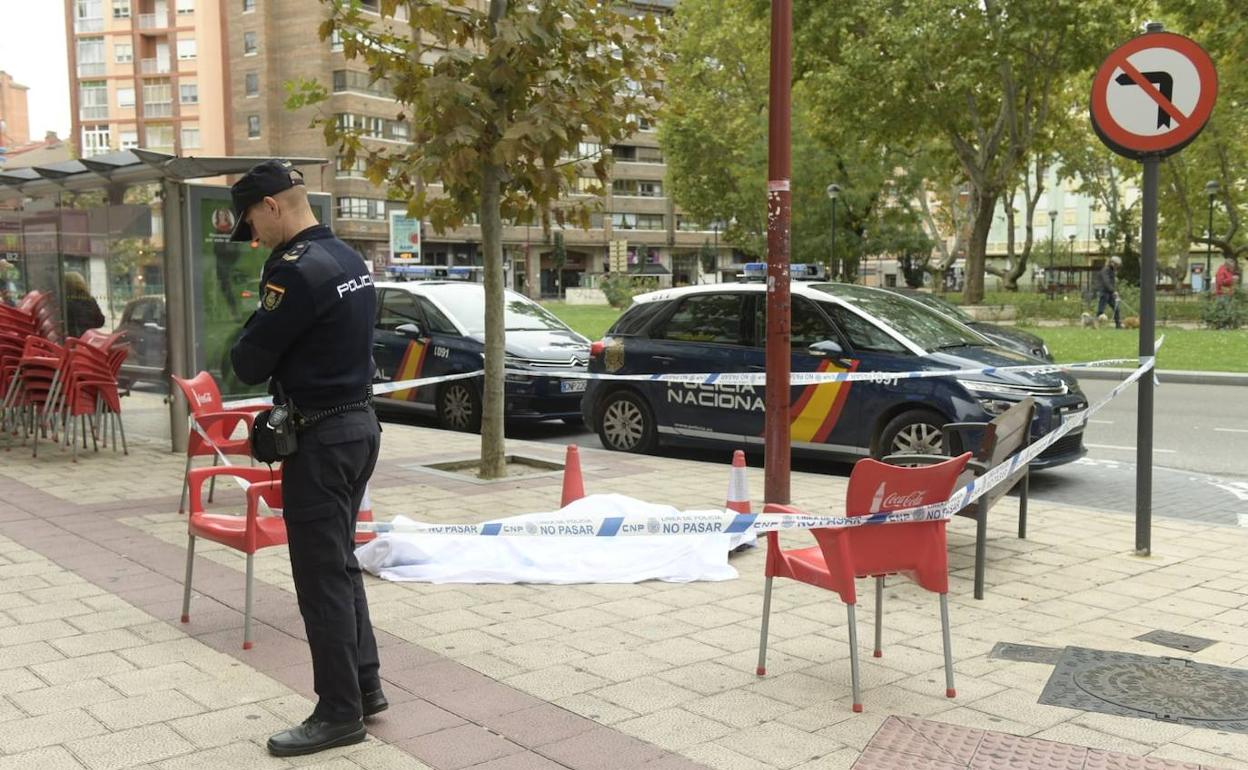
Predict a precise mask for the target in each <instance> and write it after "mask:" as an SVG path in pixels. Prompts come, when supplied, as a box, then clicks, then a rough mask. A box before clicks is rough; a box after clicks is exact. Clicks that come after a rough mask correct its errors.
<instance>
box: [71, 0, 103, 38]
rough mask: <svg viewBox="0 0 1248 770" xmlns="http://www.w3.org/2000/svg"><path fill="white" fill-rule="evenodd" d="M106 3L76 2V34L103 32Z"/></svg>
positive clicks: (93, 1) (100, 1)
mask: <svg viewBox="0 0 1248 770" xmlns="http://www.w3.org/2000/svg"><path fill="white" fill-rule="evenodd" d="M103 31H104V3H103V0H75V2H74V32H76V33H78V34H82V33H83V32H103Z"/></svg>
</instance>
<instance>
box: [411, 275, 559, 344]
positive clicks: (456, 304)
mask: <svg viewBox="0 0 1248 770" xmlns="http://www.w3.org/2000/svg"><path fill="white" fill-rule="evenodd" d="M427 295H428V296H429V297H430V298H431V299H433V300H434V301H435V302H437V303H438V304H440V305H441V306H442V307H444V308H446V311H447V312H448V313H450V314H451V316H452V317H453V318H454V319H455V320H456V321H458V322H459V325H460V326H462V327H464V329H465V330H466V331H467V332H468V333H469V334H484V333H485V290H484V289H483V288H482V287H481V286H478V285H475V284H465V285H458V286H457V285H449V286H439V287H437V288H436V289H435V288H434V287H432V286H431V287H429V291H428V292H427ZM503 302H504V316H503V326H504V328H505V329H506V330H507V331H509V332H513V331H517V332H518V331H538V330H548V329H557V330H559V331H563V330H566V329H567V328H568V327H567V325H566V324H564V323H563V322H562V321H560V320H559V319H558V318H556V317H555V316H554V315H553V314H552V313H551V312H550V311H549V310H547V309H546V308H544V307H542V306H541V305H539V304H537V303H536V302H534V301H533V300H531V299H528V298H527V297H524V296H521V295H519V294H517V293H515V292H514V291H508V292H505V294H504V300H503Z"/></svg>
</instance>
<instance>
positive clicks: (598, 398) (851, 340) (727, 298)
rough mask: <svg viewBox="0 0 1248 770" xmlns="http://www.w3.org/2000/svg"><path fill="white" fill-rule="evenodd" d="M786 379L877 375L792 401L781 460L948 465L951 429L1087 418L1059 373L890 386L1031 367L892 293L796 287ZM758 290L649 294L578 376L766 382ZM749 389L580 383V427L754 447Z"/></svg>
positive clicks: (623, 438)
mask: <svg viewBox="0 0 1248 770" xmlns="http://www.w3.org/2000/svg"><path fill="white" fill-rule="evenodd" d="M791 290H792V325H791V338H792V370H793V371H794V372H815V371H817V372H843V371H855V372H879V373H881V379H880V381H878V382H847V383H822V384H816V385H809V386H804V387H793V388H791V391H790V409H791V420H792V425H791V437H792V439H791V440H792V448H793V451H794V452H796V453H799V454H816V455H826V456H836V457H838V458H849V459H852V458H856V457H863V456H867V455H871V456H875V457H882V456H885V455H888V454H893V453H900V452H907V453H913V452H924V453H937V452H940V453H952V452H958V451H961V450H962V449H963V448H962V447H944V446H942V439H941V427H942V426H943V425H945V424H946V423H950V422H978V421H987V420H990V419H992V417H993V416H994V415H997V414H1000V413H1001V412H1003V411H1005V410H1006V409H1008V408H1009V407H1010V406H1011V405H1012V404H1013V403H1015V402H1017V401H1021V400H1022V399H1024V398H1027V397H1028V396H1030V397H1032V398H1034V399H1035V402H1036V413H1035V421H1034V423H1033V425H1032V437H1033V439H1035V438H1039V437H1040V436H1042V435H1044V434H1045V433H1047V432H1049V431H1050V430H1052V429H1053V428H1054V427H1056V426H1058V425H1060V424H1061V423H1062V421H1063V420H1066V419H1069V418H1070V417H1071V416H1072V415H1075V414H1077V413H1079V412H1080V411H1082V410H1084V409H1086V408H1087V399H1086V398H1084V395H1083V393H1082V392H1080V390H1079V385H1078V383H1077V382H1076V381H1075V380H1074V379H1073V378H1071V377H1069V376H1068V375H1065V374H1062V373H1048V374H1038V373H1013V372H1002V373H997V374H976V375H973V376H960V377H932V378H913V379H902V378H898V379H895V380H890V379H888V377H887V373H889V372H909V371H926V370H947V371H952V370H962V369H980V368H985V367H1002V366H1018V365H1025V364H1041V363H1043V362H1041V361H1038V360H1036V359H1035V358H1032V357H1030V356H1026V355H1023V354H1020V353H1018V352H1015V351H1011V350H1008V349H1005V348H1001V347H997V346H996V345H994V344H992V342H991V341H990V340H989V339H988V338H986V337H984V336H983V335H981V334H979V333H978V332H976V331H974V330H972V329H970V328H969V327H967V326H965V325H963V324H961V323H958V322H957V321H954V320H952V319H950V318H948V317H946V316H944V315H942V314H940V313H937V312H935V311H933V310H931V309H929V308H926V307H924V306H922V305H920V304H919V303H917V302H914V301H912V300H909V299H907V298H905V297H902V296H900V295H898V294H894V293H892V292H888V291H884V290H880V289H869V288H865V287H861V286H848V285H845V284H834V283H794V284H792V287H791ZM766 300H767V295H766V286H765V284H762V283H735V284H713V285H702V286H688V287H684V288H680V289H672V290H661V291H656V292H650V293H648V294H643V295H640V296H638V297H635V298H634V300H633V302H634V304H633V305H632V306H631V307H630V308H629V309H628V310H627V311H626V312H625V313H624V314H623V315H622V316H620V318H619V319H618V320H617V321H616V322H615V324H614V325H613V326H612V327H611V328H610V329H609V330H608V331H607V333H606V335H605V336H604V338H603V339H602V340H600V341H598V342H595V343H594V344H593V346H592V348H591V352H590V363H589V370H590V372H603V373H608V374H689V373H711V372H762V371H764V370H765V361H764V347H763V345H764V339H765V330H766V322H765V317H766ZM764 410H765V407H764V388H763V386H761V385H758V386H755V385H725V384H713V383H712V384H684V383H679V382H664V381H655V382H638V381H619V380H610V379H602V380H592V381H591V383H590V385H589V388H588V390H587V391H586V393H585V399H584V401H583V402H582V412H583V413H584V416H585V421H586V423H587V425H588V426H590V427H591V429H593V430H596V431H597V433H598V435H599V437H600V438H601V440H602V444H603V446H605V447H606V448H608V449H613V450H617V451H623V452H646V451H650V450H652V449H654V448H655V447H656V446H657V445H658V444H659V442H660V441H672V442H682V443H683V442H693V443H708V442H709V443H713V444H719V445H732V446H739V445H742V444H753V445H757V446H761V445H762V444H763V423H764V414H765V411H764ZM1085 453H1086V450H1085V449H1084V447H1083V439H1082V434H1081V431H1072V432H1071V433H1070V434H1067V435H1066V436H1064V437H1063V438H1061V439H1060V440H1058V441H1057V442H1056V443H1054V444H1053V446H1051V447H1049V448H1048V449H1047V450H1046V451H1045V452H1044V453H1043V454H1041V455H1040V457H1039V458H1037V460H1036V461H1035V462H1033V463H1032V465H1033V467H1047V466H1052V465H1059V464H1062V463H1068V462H1072V461H1074V460H1076V459H1078V458H1079V457H1081V456H1083V455H1084V454H1085Z"/></svg>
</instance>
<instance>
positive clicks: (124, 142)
mask: <svg viewBox="0 0 1248 770" xmlns="http://www.w3.org/2000/svg"><path fill="white" fill-rule="evenodd" d="M138 146H139V132H138V131H122V132H121V149H123V150H129V149H130V148H132V147H138Z"/></svg>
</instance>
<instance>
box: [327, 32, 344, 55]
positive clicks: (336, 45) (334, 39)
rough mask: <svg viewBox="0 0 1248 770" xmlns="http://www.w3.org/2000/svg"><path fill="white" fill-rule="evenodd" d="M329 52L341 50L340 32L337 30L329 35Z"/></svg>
mask: <svg viewBox="0 0 1248 770" xmlns="http://www.w3.org/2000/svg"><path fill="white" fill-rule="evenodd" d="M329 50H331V51H341V50H342V32H341V31H339V30H338V29H334V31H333V32H331V33H329Z"/></svg>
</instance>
